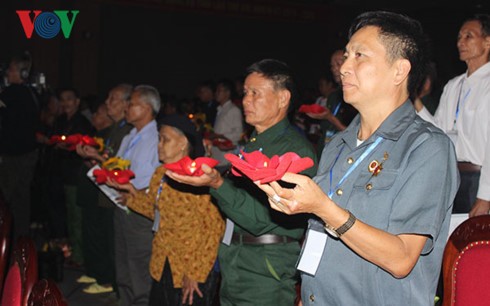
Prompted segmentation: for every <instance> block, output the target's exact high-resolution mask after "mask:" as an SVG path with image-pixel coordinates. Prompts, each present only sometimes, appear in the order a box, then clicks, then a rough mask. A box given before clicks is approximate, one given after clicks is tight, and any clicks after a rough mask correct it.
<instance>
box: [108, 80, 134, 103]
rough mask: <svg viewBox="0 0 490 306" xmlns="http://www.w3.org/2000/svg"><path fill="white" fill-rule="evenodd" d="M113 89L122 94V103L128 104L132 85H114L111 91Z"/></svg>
mask: <svg viewBox="0 0 490 306" xmlns="http://www.w3.org/2000/svg"><path fill="white" fill-rule="evenodd" d="M114 89H118V90H120V91H121V93H122V94H123V99H124V101H126V102H128V103H129V100H130V99H131V93H132V92H133V85H131V84H127V83H121V84H118V85H116V86H115V87H114V88H113V90H114Z"/></svg>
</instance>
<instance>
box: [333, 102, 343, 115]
mask: <svg viewBox="0 0 490 306" xmlns="http://www.w3.org/2000/svg"><path fill="white" fill-rule="evenodd" d="M340 104H342V102H339V104H337V106H335V109H334V111H333V113H332V114H333V115H334V116H337V113H338V112H339V109H340Z"/></svg>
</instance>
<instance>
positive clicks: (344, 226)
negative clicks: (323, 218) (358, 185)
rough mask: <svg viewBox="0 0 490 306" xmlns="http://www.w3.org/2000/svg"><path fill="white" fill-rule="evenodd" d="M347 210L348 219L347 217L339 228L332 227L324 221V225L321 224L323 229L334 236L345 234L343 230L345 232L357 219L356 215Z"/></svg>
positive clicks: (338, 236)
mask: <svg viewBox="0 0 490 306" xmlns="http://www.w3.org/2000/svg"><path fill="white" fill-rule="evenodd" d="M347 212H348V213H349V219H347V221H346V222H345V223H344V224H342V225H341V226H340V227H339V228H334V227H333V226H331V225H330V224H328V223H325V225H324V226H323V227H324V228H325V231H326V232H327V233H329V234H330V235H331V236H333V237H335V238H340V236H342V235H343V234H345V232H347V231H348V230H349V229H350V228H351V227H352V226H353V225H354V223H355V222H356V220H357V219H356V217H355V216H354V215H353V214H352V213H351V212H350V211H349V210H347Z"/></svg>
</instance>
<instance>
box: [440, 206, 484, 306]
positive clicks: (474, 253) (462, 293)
mask: <svg viewBox="0 0 490 306" xmlns="http://www.w3.org/2000/svg"><path fill="white" fill-rule="evenodd" d="M442 269H443V281H444V282H443V284H444V297H443V300H442V302H443V306H450V305H451V306H453V305H455V306H456V305H462V306H465V305H471V306H480V305H481V306H484V305H485V306H487V305H489V304H490V290H489V289H490V288H489V285H488V284H490V215H484V216H477V217H472V218H469V219H467V220H465V221H464V222H463V223H461V224H460V225H459V226H458V227H457V228H456V229H455V230H454V231H453V233H452V234H451V236H450V237H449V240H448V242H447V243H446V248H445V249H444V257H443V262H442Z"/></svg>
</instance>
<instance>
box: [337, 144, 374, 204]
mask: <svg viewBox="0 0 490 306" xmlns="http://www.w3.org/2000/svg"><path fill="white" fill-rule="evenodd" d="M382 140H383V138H382V137H381V136H380V137H378V138H376V140H375V141H374V142H373V143H372V144H371V145H370V146H369V147H368V148H367V149H366V150H365V151H364V152H363V153H362V155H361V156H360V157H359V159H358V160H356V162H355V163H354V164H353V165H352V166H351V167H350V168H349V169H348V170H347V172H346V173H345V174H344V176H343V177H342V178H341V179H340V181H339V182H338V183H337V185H336V186H335V188H334V189H338V188H339V187H340V185H342V183H343V182H344V181H345V180H346V179H347V177H348V176H349V175H350V174H351V173H352V172H353V171H354V170H355V169H356V168H357V166H359V164H360V163H361V162H362V161H363V160H364V159H365V158H366V157H367V156H368V155H369V154H370V153H371V152H372V151H373V150H374V149H375V148H376V147H377V146H378V145H379V144H380V143H381V141H382ZM344 147H345V144H344V146H343V147H342V149H340V151H339V154H337V157H336V158H335V161H334V162H333V165H332V167H330V189H329V191H328V197H329V198H330V199H331V198H332V195H333V190H334V189H332V178H333V167H334V166H335V164H336V163H337V160H338V159H339V157H340V154H341V153H342V150H344Z"/></svg>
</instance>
